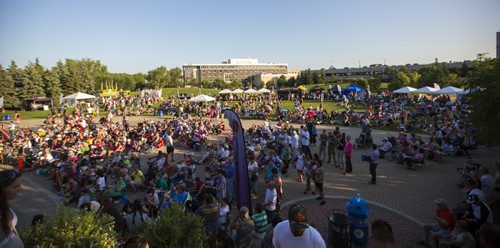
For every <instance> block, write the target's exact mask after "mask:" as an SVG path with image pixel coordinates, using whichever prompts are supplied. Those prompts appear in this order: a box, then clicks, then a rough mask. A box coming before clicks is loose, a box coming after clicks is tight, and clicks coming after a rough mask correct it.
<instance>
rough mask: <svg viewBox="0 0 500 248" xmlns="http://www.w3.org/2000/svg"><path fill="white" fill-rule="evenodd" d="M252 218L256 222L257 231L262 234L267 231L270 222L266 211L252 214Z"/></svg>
mask: <svg viewBox="0 0 500 248" xmlns="http://www.w3.org/2000/svg"><path fill="white" fill-rule="evenodd" d="M252 220H253V222H254V229H255V232H256V233H258V234H262V233H265V232H266V231H267V225H268V223H267V215H266V212H265V211H262V212H260V213H256V214H254V215H252Z"/></svg>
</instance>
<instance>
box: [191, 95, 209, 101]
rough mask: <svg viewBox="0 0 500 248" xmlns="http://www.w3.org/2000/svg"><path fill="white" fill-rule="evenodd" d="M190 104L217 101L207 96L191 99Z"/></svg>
mask: <svg viewBox="0 0 500 248" xmlns="http://www.w3.org/2000/svg"><path fill="white" fill-rule="evenodd" d="M189 101H190V102H213V101H215V98H213V97H211V96H207V95H203V94H201V95H197V96H195V97H193V98H191V99H189Z"/></svg>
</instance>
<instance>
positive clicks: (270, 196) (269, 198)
mask: <svg viewBox="0 0 500 248" xmlns="http://www.w3.org/2000/svg"><path fill="white" fill-rule="evenodd" d="M277 200H278V193H277V192H276V189H273V190H270V189H269V188H268V189H266V197H265V198H264V204H267V203H269V202H272V203H271V204H270V205H266V209H267V210H269V211H274V210H276V202H277Z"/></svg>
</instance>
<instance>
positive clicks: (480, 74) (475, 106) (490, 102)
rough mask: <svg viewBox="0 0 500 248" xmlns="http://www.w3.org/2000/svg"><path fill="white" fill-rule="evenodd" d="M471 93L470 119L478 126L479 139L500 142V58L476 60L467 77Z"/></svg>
mask: <svg viewBox="0 0 500 248" xmlns="http://www.w3.org/2000/svg"><path fill="white" fill-rule="evenodd" d="M467 87H468V88H469V89H471V93H470V94H468V95H467V98H468V99H469V101H470V104H471V107H472V108H471V109H472V111H471V120H472V123H473V124H474V126H476V127H479V128H480V132H479V138H480V140H481V141H482V142H483V143H485V144H489V145H494V144H500V132H498V127H499V126H500V108H499V107H498V106H500V97H498V96H500V59H485V60H477V61H475V64H474V70H473V71H472V73H471V75H470V77H468V78H467Z"/></svg>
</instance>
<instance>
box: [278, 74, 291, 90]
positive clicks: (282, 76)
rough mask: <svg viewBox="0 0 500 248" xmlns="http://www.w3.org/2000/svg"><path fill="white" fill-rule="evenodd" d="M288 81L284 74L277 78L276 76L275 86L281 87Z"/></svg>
mask: <svg viewBox="0 0 500 248" xmlns="http://www.w3.org/2000/svg"><path fill="white" fill-rule="evenodd" d="M287 84H288V82H287V80H286V77H285V75H281V76H280V77H279V78H278V81H277V82H276V85H277V87H279V88H281V87H285V86H287Z"/></svg>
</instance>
